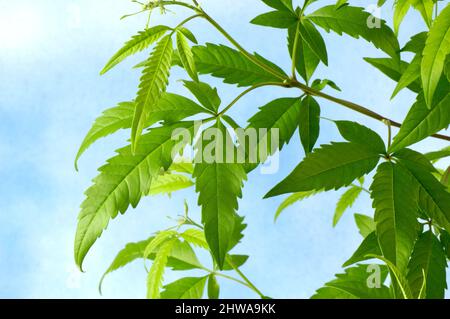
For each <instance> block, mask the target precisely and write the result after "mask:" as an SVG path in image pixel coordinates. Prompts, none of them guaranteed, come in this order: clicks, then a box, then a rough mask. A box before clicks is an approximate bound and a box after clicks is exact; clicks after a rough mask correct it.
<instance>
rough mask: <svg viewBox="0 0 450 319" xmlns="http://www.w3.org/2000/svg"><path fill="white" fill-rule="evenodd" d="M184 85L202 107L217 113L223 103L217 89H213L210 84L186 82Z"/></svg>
mask: <svg viewBox="0 0 450 319" xmlns="http://www.w3.org/2000/svg"><path fill="white" fill-rule="evenodd" d="M183 83H184V86H185V87H186V88H187V89H188V90H189V91H191V93H192V94H193V95H194V96H195V97H196V98H197V100H198V101H199V102H200V104H201V105H203V106H204V107H205V108H207V109H208V110H210V111H212V112H213V113H216V112H217V110H218V109H219V106H220V104H221V103H222V101H221V100H220V97H219V94H218V93H217V89H216V88H212V87H211V86H210V85H209V84H207V83H203V82H192V81H184V82H183Z"/></svg>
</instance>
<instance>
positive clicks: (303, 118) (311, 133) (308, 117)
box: [299, 96, 320, 153]
mask: <svg viewBox="0 0 450 319" xmlns="http://www.w3.org/2000/svg"><path fill="white" fill-rule="evenodd" d="M299 133H300V140H301V141H302V145H303V149H304V150H305V153H311V151H312V150H313V148H314V145H315V144H316V142H317V139H318V138H319V133H320V105H319V103H317V101H316V100H315V99H314V98H313V97H311V96H307V97H305V98H304V99H303V100H302V101H301V103H300V111H299Z"/></svg>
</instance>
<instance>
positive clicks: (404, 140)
mask: <svg viewBox="0 0 450 319" xmlns="http://www.w3.org/2000/svg"><path fill="white" fill-rule="evenodd" d="M449 103H450V93H449V94H447V96H446V97H445V98H444V99H442V101H441V102H439V103H438V104H437V105H436V106H434V107H433V108H431V109H429V108H428V107H427V106H426V103H425V100H424V98H423V96H422V95H420V96H419V97H418V99H417V101H416V103H415V104H414V105H413V106H412V107H411V109H410V111H409V112H408V115H406V118H405V120H404V121H403V124H402V127H401V128H400V131H399V132H398V134H397V136H395V138H394V141H393V143H392V145H391V147H390V148H389V151H390V152H395V151H398V150H400V149H402V148H405V147H407V146H409V145H412V144H415V143H417V142H419V141H421V140H423V139H424V138H427V137H428V136H430V135H432V134H434V133H437V132H439V131H440V130H442V129H444V128H446V127H448V125H449V123H450V112H449V111H448V105H449Z"/></svg>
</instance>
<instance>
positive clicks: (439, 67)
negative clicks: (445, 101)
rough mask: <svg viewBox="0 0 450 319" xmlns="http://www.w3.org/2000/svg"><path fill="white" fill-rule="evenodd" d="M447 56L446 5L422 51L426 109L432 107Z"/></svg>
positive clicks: (449, 24) (449, 11) (449, 14)
mask: <svg viewBox="0 0 450 319" xmlns="http://www.w3.org/2000/svg"><path fill="white" fill-rule="evenodd" d="M448 54H450V5H447V6H446V7H445V8H444V9H443V10H442V11H441V13H440V14H439V16H438V17H437V18H436V20H435V21H434V23H433V25H432V26H431V29H430V32H429V34H428V38H427V41H426V44H425V48H424V49H423V58H422V67H421V70H422V72H421V74H422V86H423V91H424V95H425V101H426V104H427V105H428V107H431V106H432V102H433V96H434V93H435V91H436V88H437V86H438V83H439V80H440V78H441V75H442V71H443V69H444V63H445V59H446V58H447V55H448ZM447 113H448V112H447Z"/></svg>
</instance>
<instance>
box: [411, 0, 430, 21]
mask: <svg viewBox="0 0 450 319" xmlns="http://www.w3.org/2000/svg"><path fill="white" fill-rule="evenodd" d="M408 1H409V2H410V4H411V5H412V6H413V7H414V9H416V10H417V11H419V12H420V14H421V15H422V18H423V19H424V20H425V23H426V24H427V26H431V23H432V22H433V9H434V4H435V2H436V0H408Z"/></svg>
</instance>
